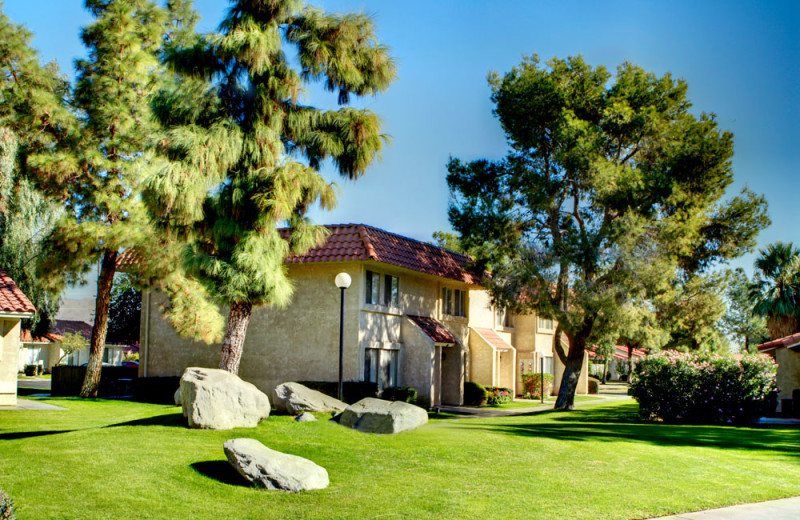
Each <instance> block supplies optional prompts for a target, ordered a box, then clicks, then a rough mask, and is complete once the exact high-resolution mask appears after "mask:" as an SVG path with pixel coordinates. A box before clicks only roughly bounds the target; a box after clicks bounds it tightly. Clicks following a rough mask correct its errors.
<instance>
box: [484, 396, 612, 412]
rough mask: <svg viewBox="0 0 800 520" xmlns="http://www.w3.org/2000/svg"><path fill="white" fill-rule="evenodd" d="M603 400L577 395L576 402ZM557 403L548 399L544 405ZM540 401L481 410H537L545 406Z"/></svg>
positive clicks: (512, 403) (553, 398) (489, 407)
mask: <svg viewBox="0 0 800 520" xmlns="http://www.w3.org/2000/svg"><path fill="white" fill-rule="evenodd" d="M600 399H602V398H601V397H597V396H594V395H576V396H575V402H576V403H578V402H587V401H599V400H600ZM555 402H556V398H555V397H547V398H545V400H544V405H549V404H553V403H555ZM544 405H543V404H542V403H541V402H540V401H537V400H536V399H527V400H518V401H512V402H510V403H503V404H496V405H493V406H488V405H487V406H482V407H481V409H485V410H519V409H520V408H536V407H538V406H544Z"/></svg>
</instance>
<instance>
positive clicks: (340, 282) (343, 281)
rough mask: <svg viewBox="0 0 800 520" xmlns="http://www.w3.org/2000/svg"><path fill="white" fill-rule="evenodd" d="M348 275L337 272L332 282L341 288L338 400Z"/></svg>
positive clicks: (342, 359) (340, 382)
mask: <svg viewBox="0 0 800 520" xmlns="http://www.w3.org/2000/svg"><path fill="white" fill-rule="evenodd" d="M351 282H352V280H351V279H350V275H349V274H347V273H339V274H337V275H336V279H335V280H334V283H335V284H336V287H338V288H339V289H341V291H342V297H341V306H340V309H339V400H340V401H341V400H342V365H343V364H344V291H345V290H346V289H347V288H348V287H350V283H351Z"/></svg>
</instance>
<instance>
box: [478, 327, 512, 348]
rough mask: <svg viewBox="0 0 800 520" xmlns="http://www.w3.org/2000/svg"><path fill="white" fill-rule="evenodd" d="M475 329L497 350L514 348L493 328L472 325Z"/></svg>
mask: <svg viewBox="0 0 800 520" xmlns="http://www.w3.org/2000/svg"><path fill="white" fill-rule="evenodd" d="M473 329H475V331H476V332H477V333H478V334H480V335H481V336H483V339H485V340H486V341H487V342H488V343H489V344H490V345H491V346H493V347H494V348H495V349H497V350H514V349H513V347H512V346H511V345H509V344H508V343H506V341H505V340H504V339H503V338H501V337H500V335H499V334H498V333H497V332H495V331H494V330H493V329H487V328H483V327H473Z"/></svg>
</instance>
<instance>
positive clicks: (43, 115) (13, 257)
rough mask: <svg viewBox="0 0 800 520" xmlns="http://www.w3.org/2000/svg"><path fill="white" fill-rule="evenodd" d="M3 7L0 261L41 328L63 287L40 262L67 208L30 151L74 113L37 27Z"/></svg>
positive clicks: (48, 143)
mask: <svg viewBox="0 0 800 520" xmlns="http://www.w3.org/2000/svg"><path fill="white" fill-rule="evenodd" d="M1 8H2V4H0V265H1V266H2V267H3V268H4V269H5V270H6V271H7V272H8V273H9V275H11V277H12V278H14V280H15V281H16V282H17V284H18V285H19V286H20V288H21V289H22V290H23V291H24V292H25V294H27V295H28V297H29V298H30V299H31V302H32V303H33V304H34V306H35V307H36V310H37V312H36V315H35V316H34V317H33V318H32V319H30V320H25V323H24V324H23V326H24V327H25V328H28V329H32V330H33V331H34V333H35V334H40V335H41V334H44V333H46V332H47V331H48V329H49V326H50V321H51V320H52V319H53V318H54V317H55V314H56V313H57V312H58V304H59V300H58V298H59V291H58V290H52V289H51V288H50V287H49V285H50V284H49V283H47V281H45V280H43V279H41V278H40V277H39V276H38V274H37V272H36V265H37V262H38V261H39V259H41V258H42V257H44V256H45V255H46V254H47V252H46V250H45V249H44V242H43V238H44V237H45V236H46V235H47V234H48V232H49V231H50V229H52V227H53V224H54V222H55V220H56V219H57V218H58V217H59V215H60V214H61V212H62V210H61V208H60V205H58V204H57V203H54V202H53V201H50V200H48V199H46V198H45V197H44V196H43V194H42V193H40V192H39V191H38V190H37V189H36V188H35V187H34V186H33V185H32V184H31V183H30V182H29V181H28V179H27V177H28V165H27V159H28V157H29V156H30V155H31V154H32V153H37V152H38V151H41V150H45V149H48V148H50V147H52V146H53V145H54V144H55V143H57V142H59V141H60V140H63V139H64V138H65V137H66V135H67V130H68V128H69V126H70V125H71V124H72V122H73V121H74V118H73V117H72V115H71V114H70V113H69V111H68V110H67V107H66V104H65V100H66V98H67V97H68V83H67V81H66V80H65V79H64V78H62V77H61V76H60V75H59V72H58V68H57V67H56V66H55V64H48V65H46V66H42V65H41V64H40V62H39V58H38V55H37V53H36V51H35V50H33V48H32V47H31V45H30V42H31V34H30V33H29V32H28V31H27V30H26V29H25V28H24V27H22V26H21V25H17V24H14V23H12V22H11V20H9V19H8V17H6V16H5V15H4V14H3V13H2V10H1Z"/></svg>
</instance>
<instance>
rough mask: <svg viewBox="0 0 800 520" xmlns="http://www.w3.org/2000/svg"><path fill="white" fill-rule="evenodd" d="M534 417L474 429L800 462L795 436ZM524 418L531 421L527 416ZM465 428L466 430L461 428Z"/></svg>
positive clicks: (601, 414) (627, 409)
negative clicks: (777, 455)
mask: <svg viewBox="0 0 800 520" xmlns="http://www.w3.org/2000/svg"><path fill="white" fill-rule="evenodd" d="M536 416H538V418H541V419H544V421H535V422H533V421H532V422H530V423H517V422H501V423H498V424H495V425H492V426H486V425H475V427H478V428H482V429H485V430H488V431H494V432H499V433H506V434H512V435H523V436H531V437H546V438H552V439H558V440H567V441H601V442H603V441H608V442H613V441H633V442H646V443H650V444H657V445H661V446H691V447H699V448H723V449H726V448H728V449H737V450H742V449H743V450H752V451H768V452H775V451H778V452H784V453H787V454H791V455H793V456H795V457H800V430H786V429H781V430H778V429H765V428H737V427H733V426H703V425H691V426H688V425H673V424H659V423H651V422H646V421H644V420H642V419H641V418H640V417H639V416H638V415H637V414H636V408H635V405H630V406H618V407H614V408H605V407H603V408H598V409H578V410H573V411H571V412H566V413H564V412H546V413H541V414H536ZM524 417H531V418H533V417H535V416H534V415H532V414H531V415H525V416H524ZM464 427H471V425H470V424H469V423H465V424H464Z"/></svg>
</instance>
